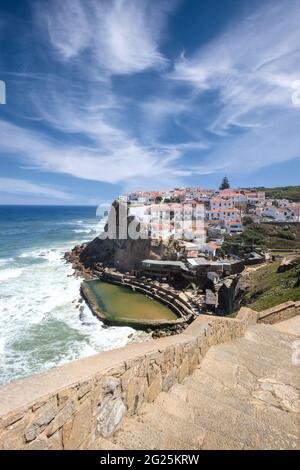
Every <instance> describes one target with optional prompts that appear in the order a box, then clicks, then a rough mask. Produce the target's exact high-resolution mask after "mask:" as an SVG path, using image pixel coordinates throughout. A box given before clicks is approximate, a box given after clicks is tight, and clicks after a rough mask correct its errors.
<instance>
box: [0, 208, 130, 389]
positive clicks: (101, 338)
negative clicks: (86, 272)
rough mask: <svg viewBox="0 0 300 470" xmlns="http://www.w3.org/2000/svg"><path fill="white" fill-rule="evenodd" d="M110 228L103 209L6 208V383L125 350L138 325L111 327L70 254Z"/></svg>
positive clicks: (1, 246)
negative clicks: (86, 297)
mask: <svg viewBox="0 0 300 470" xmlns="http://www.w3.org/2000/svg"><path fill="white" fill-rule="evenodd" d="M103 227H104V222H103V221H101V220H99V218H97V217H96V207H57V206H53V207H45V206H0V384H3V383H8V382H11V381H12V380H15V379H18V378H21V377H26V376H28V375H31V374H33V373H38V372H42V371H45V370H47V369H49V368H51V367H54V366H57V365H60V364H64V363H67V362H69V361H72V360H74V359H79V358H82V357H86V356H90V355H92V354H96V353H97V352H100V351H105V350H109V349H114V348H117V347H121V346H124V345H125V344H126V343H127V342H128V340H129V338H130V337H131V336H132V335H133V334H134V330H132V329H131V328H126V327H124V328H117V327H109V328H107V327H105V326H104V325H103V324H102V323H101V322H100V321H99V320H98V319H97V318H96V317H94V316H93V314H92V313H91V311H90V309H89V308H88V306H87V305H86V304H82V305H83V309H82V310H83V311H82V312H80V310H79V300H80V293H79V287H80V283H81V279H76V278H75V277H74V276H73V275H72V274H73V270H72V267H71V265H70V264H68V263H66V262H65V260H64V259H63V255H64V253H65V252H66V251H68V250H69V249H71V248H72V247H74V246H75V245H77V244H80V243H83V242H86V241H89V240H92V239H93V238H94V237H95V236H96V234H97V233H99V232H100V231H101V230H102V229H103Z"/></svg>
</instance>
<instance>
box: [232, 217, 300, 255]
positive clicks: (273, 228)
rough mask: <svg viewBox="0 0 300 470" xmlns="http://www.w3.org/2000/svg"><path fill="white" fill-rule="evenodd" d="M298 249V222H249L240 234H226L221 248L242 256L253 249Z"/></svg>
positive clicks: (299, 225)
mask: <svg viewBox="0 0 300 470" xmlns="http://www.w3.org/2000/svg"><path fill="white" fill-rule="evenodd" d="M259 248H260V249H263V250H264V249H270V250H282V251H285V250H300V224H281V225H278V224H276V223H274V224H272V223H268V224H264V223H262V224H250V225H246V226H245V231H244V232H243V233H242V234H240V235H234V236H227V237H226V239H225V241H224V244H223V250H224V251H225V252H226V253H232V254H236V255H238V256H244V255H245V254H247V253H249V252H251V251H253V250H254V249H259Z"/></svg>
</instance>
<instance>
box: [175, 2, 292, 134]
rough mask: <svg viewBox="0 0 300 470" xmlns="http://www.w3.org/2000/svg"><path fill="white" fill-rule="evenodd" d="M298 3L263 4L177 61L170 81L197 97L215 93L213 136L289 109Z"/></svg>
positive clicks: (258, 121)
mask: <svg viewBox="0 0 300 470" xmlns="http://www.w3.org/2000/svg"><path fill="white" fill-rule="evenodd" d="M299 21H300V3H299V1H298V0H291V1H289V2H288V4H287V3H286V2H278V1H272V2H267V3H265V4H264V5H263V7H261V8H260V9H259V10H257V11H256V12H255V13H253V14H252V15H251V16H248V17H246V18H244V20H243V21H239V22H238V23H236V24H235V25H231V27H230V28H229V29H228V30H227V31H226V32H225V33H224V34H223V35H221V36H219V37H217V39H215V40H214V41H212V42H211V43H209V44H208V45H206V46H205V47H203V48H201V49H200V50H199V51H198V53H196V54H195V55H194V56H193V57H191V58H186V57H185V56H182V57H181V58H180V60H179V61H178V62H177V63H176V64H175V69H174V71H173V73H172V75H171V77H172V78H173V79H175V80H178V81H183V82H186V83H189V84H190V85H191V86H193V87H194V88H195V89H197V90H198V92H199V93H201V92H202V93H204V92H205V91H207V90H210V91H215V93H216V94H217V97H218V98H217V100H218V102H219V105H220V112H219V116H218V117H217V118H216V119H215V120H214V122H212V123H211V126H210V129H211V130H212V131H213V132H216V133H219V134H221V135H223V134H224V132H226V131H227V130H228V129H230V127H231V126H240V127H242V128H243V127H245V128H251V127H253V126H254V127H255V126H257V125H259V124H260V123H262V122H264V119H265V114H263V113H264V112H265V111H270V109H274V108H275V109H276V108H285V109H286V108H290V107H291V106H292V103H291V89H292V83H293V81H294V80H296V79H297V78H299V66H300V47H299V44H300V29H299Z"/></svg>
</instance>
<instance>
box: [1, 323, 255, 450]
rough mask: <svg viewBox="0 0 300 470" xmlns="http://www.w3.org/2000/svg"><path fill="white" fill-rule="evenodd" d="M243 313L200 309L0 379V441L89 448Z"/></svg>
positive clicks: (236, 329)
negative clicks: (153, 330)
mask: <svg viewBox="0 0 300 470" xmlns="http://www.w3.org/2000/svg"><path fill="white" fill-rule="evenodd" d="M247 324H248V323H247V319H246V318H243V319H242V320H239V319H226V318H221V317H208V316H205V315H201V316H199V317H198V318H197V320H195V321H194V322H193V323H192V324H191V325H190V326H189V327H188V328H187V329H186V330H185V332H184V333H182V334H179V335H175V336H171V337H167V338H162V339H158V340H151V341H147V342H144V343H138V344H130V345H127V346H125V347H124V348H121V349H116V350H113V351H108V352H104V353H101V354H97V355H95V356H92V357H89V358H85V359H81V360H78V361H74V362H71V363H69V364H67V365H64V366H61V367H56V368H53V369H51V370H49V371H48V372H46V373H43V374H39V375H34V376H31V377H28V378H26V379H22V380H19V381H16V382H13V383H11V384H8V385H5V386H2V387H0V449H48V450H51V449H53V450H58V449H92V448H99V446H100V448H101V444H99V443H101V440H103V438H107V437H109V436H111V435H112V434H113V433H114V431H115V430H116V428H117V427H118V425H119V423H120V422H121V421H122V419H123V417H124V416H125V415H134V414H135V413H137V412H138V411H139V409H140V407H141V405H142V404H143V403H145V402H152V401H154V400H155V398H156V397H157V396H158V394H159V393H160V392H161V391H168V390H169V389H170V388H171V387H172V386H173V385H174V383H177V382H182V381H183V380H184V378H185V377H186V376H187V375H190V374H191V373H192V372H193V371H194V370H195V369H196V368H197V366H198V365H199V364H200V362H201V360H202V358H203V357H204V355H205V354H206V352H207V350H208V349H209V348H210V347H211V346H212V345H215V344H218V343H223V342H227V341H233V340H235V339H236V338H239V337H241V336H243V334H244V332H245V329H246V328H247Z"/></svg>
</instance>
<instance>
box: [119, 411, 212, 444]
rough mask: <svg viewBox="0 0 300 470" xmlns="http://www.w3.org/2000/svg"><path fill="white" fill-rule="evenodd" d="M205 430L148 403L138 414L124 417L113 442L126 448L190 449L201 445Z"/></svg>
mask: <svg viewBox="0 0 300 470" xmlns="http://www.w3.org/2000/svg"><path fill="white" fill-rule="evenodd" d="M205 434H206V432H205V430H204V429H202V428H201V427H200V426H197V425H193V424H191V423H190V422H188V421H186V420H182V419H178V418H176V417H174V416H172V415H169V413H167V412H166V411H165V410H163V409H161V408H160V407H159V406H155V405H153V404H147V405H144V406H143V407H142V411H141V412H140V414H139V416H138V417H136V418H126V419H125V420H123V422H122V425H121V427H120V428H119V429H118V430H117V432H116V433H115V435H114V437H113V439H112V443H113V444H114V445H115V446H118V447H119V446H121V447H122V448H124V449H127V450H153V449H160V450H167V449H169V450H181V449H187V450H192V449H200V447H201V445H202V443H203V441H204V437H205Z"/></svg>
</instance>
